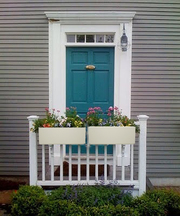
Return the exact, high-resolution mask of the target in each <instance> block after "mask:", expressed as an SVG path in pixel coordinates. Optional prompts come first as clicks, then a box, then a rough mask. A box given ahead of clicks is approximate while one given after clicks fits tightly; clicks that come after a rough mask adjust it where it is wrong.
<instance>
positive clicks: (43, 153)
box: [42, 145, 46, 181]
mask: <svg viewBox="0 0 180 216" xmlns="http://www.w3.org/2000/svg"><path fill="white" fill-rule="evenodd" d="M45 173H46V172H45V145H42V181H45Z"/></svg>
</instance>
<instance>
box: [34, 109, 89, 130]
mask: <svg viewBox="0 0 180 216" xmlns="http://www.w3.org/2000/svg"><path fill="white" fill-rule="evenodd" d="M45 111H46V117H45V118H43V119H37V120H35V121H34V123H33V128H31V131H33V132H35V133H37V132H38V129H39V127H84V126H85V123H84V121H83V119H81V118H80V117H79V116H78V115H77V110H76V108H75V107H70V108H69V107H67V108H66V113H65V114H66V117H64V116H59V113H60V111H59V110H57V111H56V110H55V109H52V110H49V109H48V108H45Z"/></svg>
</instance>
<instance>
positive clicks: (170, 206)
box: [143, 189, 180, 215]
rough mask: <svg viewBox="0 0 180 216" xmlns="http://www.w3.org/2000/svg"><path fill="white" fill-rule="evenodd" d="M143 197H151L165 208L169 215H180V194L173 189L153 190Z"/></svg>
mask: <svg viewBox="0 0 180 216" xmlns="http://www.w3.org/2000/svg"><path fill="white" fill-rule="evenodd" d="M143 197H149V198H150V199H151V200H152V201H154V202H156V203H158V204H159V206H161V208H163V209H164V211H165V212H166V213H167V215H180V195H179V194H178V193H176V192H174V191H173V190H165V189H164V190H152V191H148V192H146V193H145V194H144V195H143Z"/></svg>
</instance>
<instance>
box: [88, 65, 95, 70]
mask: <svg viewBox="0 0 180 216" xmlns="http://www.w3.org/2000/svg"><path fill="white" fill-rule="evenodd" d="M95 68H96V67H95V66H94V65H86V69H88V70H94V69H95Z"/></svg>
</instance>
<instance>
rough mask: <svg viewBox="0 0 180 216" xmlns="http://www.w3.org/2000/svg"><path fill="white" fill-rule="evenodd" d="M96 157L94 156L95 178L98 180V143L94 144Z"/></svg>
mask: <svg viewBox="0 0 180 216" xmlns="http://www.w3.org/2000/svg"><path fill="white" fill-rule="evenodd" d="M95 152H96V158H95V176H96V178H95V180H96V181H98V175H99V174H98V145H96V146H95Z"/></svg>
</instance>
